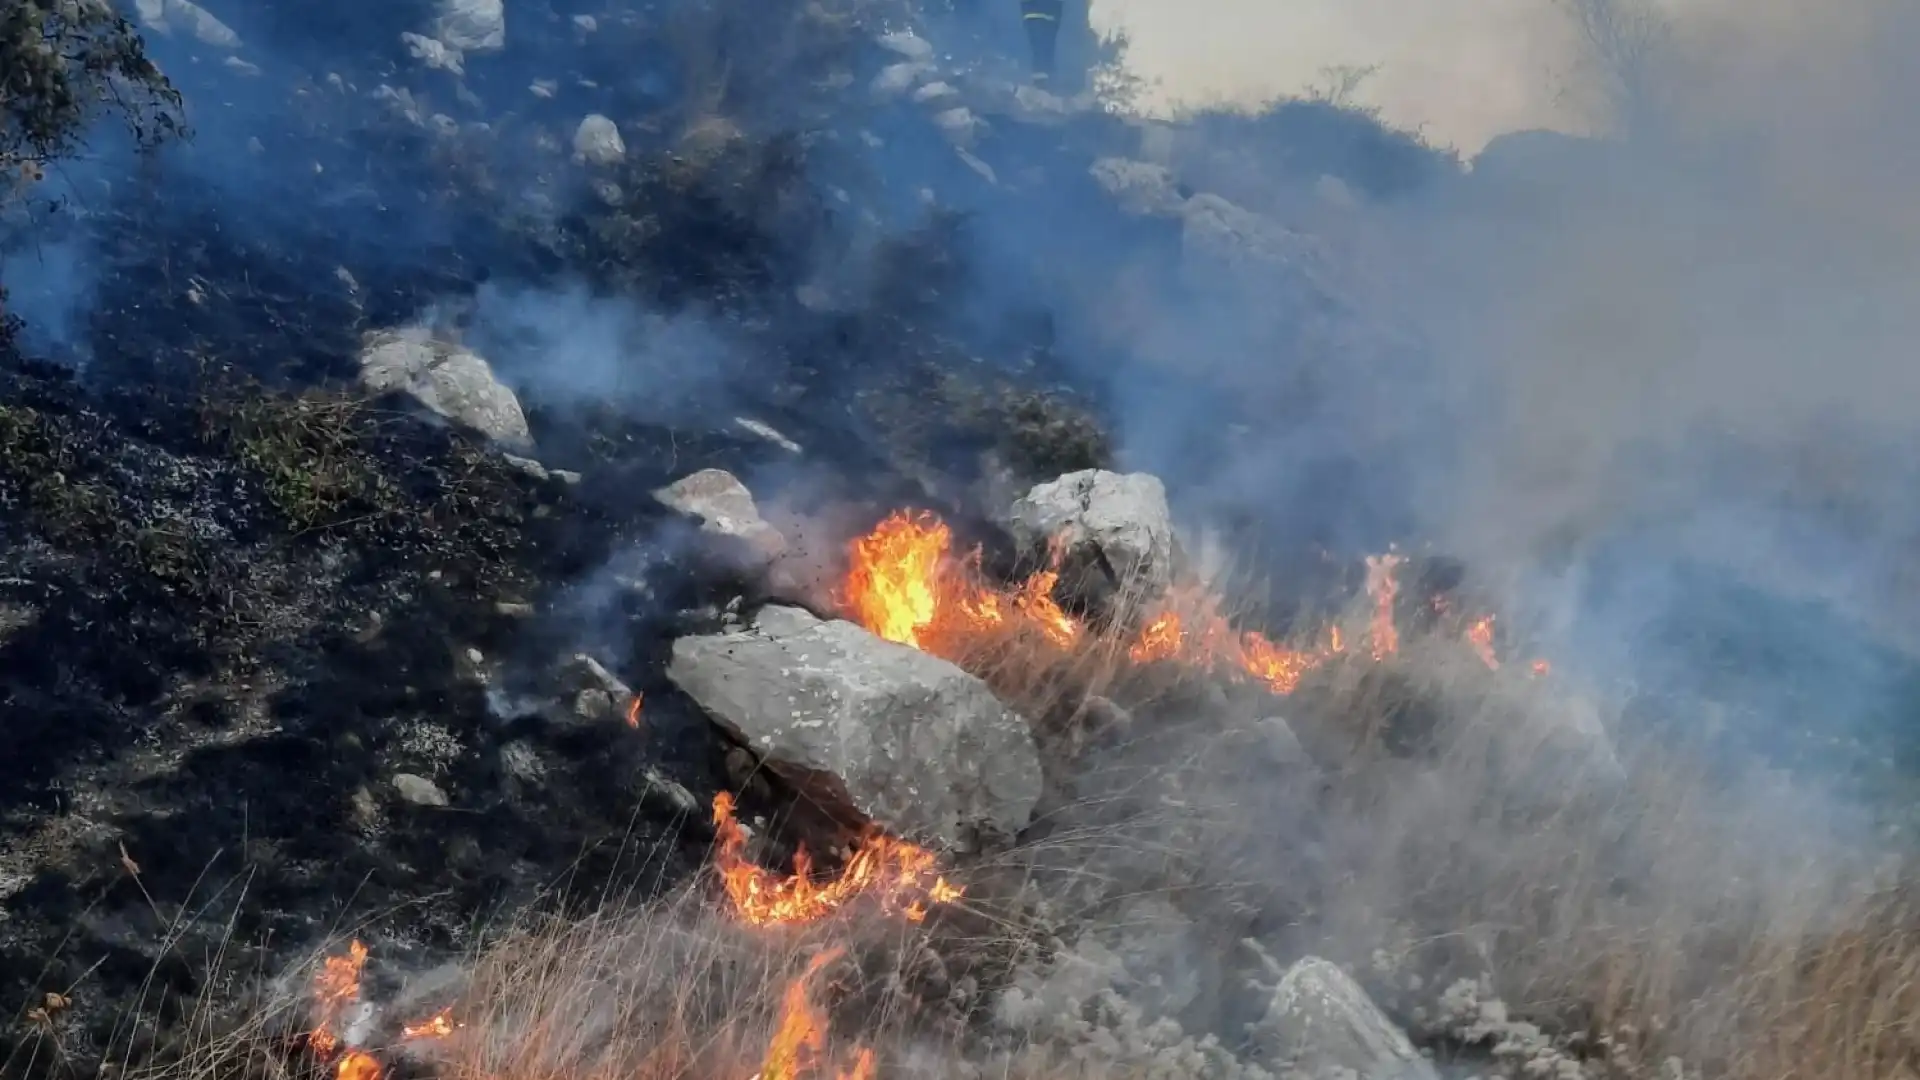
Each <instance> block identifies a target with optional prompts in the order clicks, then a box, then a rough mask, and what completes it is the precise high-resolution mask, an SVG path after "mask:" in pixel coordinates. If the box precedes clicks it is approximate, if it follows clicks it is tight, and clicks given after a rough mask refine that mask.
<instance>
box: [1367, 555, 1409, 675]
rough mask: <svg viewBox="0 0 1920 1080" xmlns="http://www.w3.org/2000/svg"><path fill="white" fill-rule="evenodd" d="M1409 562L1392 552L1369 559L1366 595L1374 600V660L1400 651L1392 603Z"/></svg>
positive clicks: (1371, 632)
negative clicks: (1402, 566) (1401, 574)
mask: <svg viewBox="0 0 1920 1080" xmlns="http://www.w3.org/2000/svg"><path fill="white" fill-rule="evenodd" d="M1406 561H1407V560H1406V559H1404V558H1402V557H1401V556H1399V555H1395V554H1393V553H1392V552H1388V553H1387V554H1385V555H1369V556H1367V595H1368V596H1369V597H1372V598H1373V621H1372V623H1371V625H1370V626H1369V628H1368V631H1369V633H1370V635H1371V636H1372V639H1373V658H1374V659H1375V660H1385V659H1386V658H1387V657H1389V656H1392V655H1393V654H1394V653H1396V652H1399V651H1400V630H1399V628H1398V627H1396V626H1395V625H1394V621H1393V603H1394V600H1395V599H1396V598H1397V597H1399V595H1400V581H1399V577H1398V574H1399V571H1400V566H1401V564H1403V563H1405V562H1406Z"/></svg>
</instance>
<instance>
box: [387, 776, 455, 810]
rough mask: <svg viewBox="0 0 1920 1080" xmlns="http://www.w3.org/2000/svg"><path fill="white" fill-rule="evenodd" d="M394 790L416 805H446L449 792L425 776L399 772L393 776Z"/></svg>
mask: <svg viewBox="0 0 1920 1080" xmlns="http://www.w3.org/2000/svg"><path fill="white" fill-rule="evenodd" d="M393 790H394V791H395V792H396V793H397V794H398V795H399V796H400V797H401V798H402V799H404V800H406V801H407V802H410V803H412V804H413V805H415V806H446V805H447V793H446V792H444V791H441V790H440V788H439V786H438V785H436V784H435V783H434V782H433V781H431V780H429V779H427V778H426V777H424V776H415V775H414V774H413V773H397V774H395V776H394V778H393Z"/></svg>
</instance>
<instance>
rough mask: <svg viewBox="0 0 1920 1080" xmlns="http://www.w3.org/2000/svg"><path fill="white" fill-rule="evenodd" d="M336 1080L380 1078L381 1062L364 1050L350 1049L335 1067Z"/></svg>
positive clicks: (376, 1079)
mask: <svg viewBox="0 0 1920 1080" xmlns="http://www.w3.org/2000/svg"><path fill="white" fill-rule="evenodd" d="M334 1076H335V1077H336V1080H380V1062H379V1061H377V1060H376V1059H375V1058H374V1056H373V1055H372V1054H369V1053H367V1052H366V1051H364V1050H349V1051H347V1053H346V1056H344V1057H342V1058H341V1059H340V1064H339V1065H337V1066H335V1067H334Z"/></svg>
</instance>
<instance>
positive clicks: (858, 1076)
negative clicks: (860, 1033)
mask: <svg viewBox="0 0 1920 1080" xmlns="http://www.w3.org/2000/svg"><path fill="white" fill-rule="evenodd" d="M873 1076H874V1060H873V1051H872V1050H870V1049H868V1048H867V1047H864V1046H863V1047H861V1048H860V1051H859V1053H857V1054H855V1055H854V1059H853V1068H851V1069H849V1070H847V1071H845V1072H842V1073H840V1074H839V1075H838V1077H837V1078H836V1080H873Z"/></svg>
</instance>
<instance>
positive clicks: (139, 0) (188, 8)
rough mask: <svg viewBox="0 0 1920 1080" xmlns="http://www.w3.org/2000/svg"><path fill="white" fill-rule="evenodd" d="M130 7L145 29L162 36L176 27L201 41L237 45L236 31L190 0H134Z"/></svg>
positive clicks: (226, 46)
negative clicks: (132, 7)
mask: <svg viewBox="0 0 1920 1080" xmlns="http://www.w3.org/2000/svg"><path fill="white" fill-rule="evenodd" d="M133 6H134V11H135V13H136V14H137V15H139V16H140V21H141V22H142V23H144V24H145V25H146V27H147V28H148V29H149V30H152V31H153V32H154V33H156V34H159V35H160V36H162V37H172V36H173V34H174V31H176V30H177V31H179V32H181V33H183V34H186V35H188V36H190V37H192V38H193V39H194V40H196V41H198V42H200V43H201V44H202V45H211V46H213V47H214V48H216V49H237V48H239V47H240V35H239V34H236V33H234V32H233V28H232V27H230V26H228V25H227V24H226V23H223V22H221V21H220V20H219V19H216V18H214V17H213V15H212V14H211V13H210V12H208V11H207V9H206V8H203V7H201V6H200V5H199V4H196V3H193V2H192V0H134V5H133Z"/></svg>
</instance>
